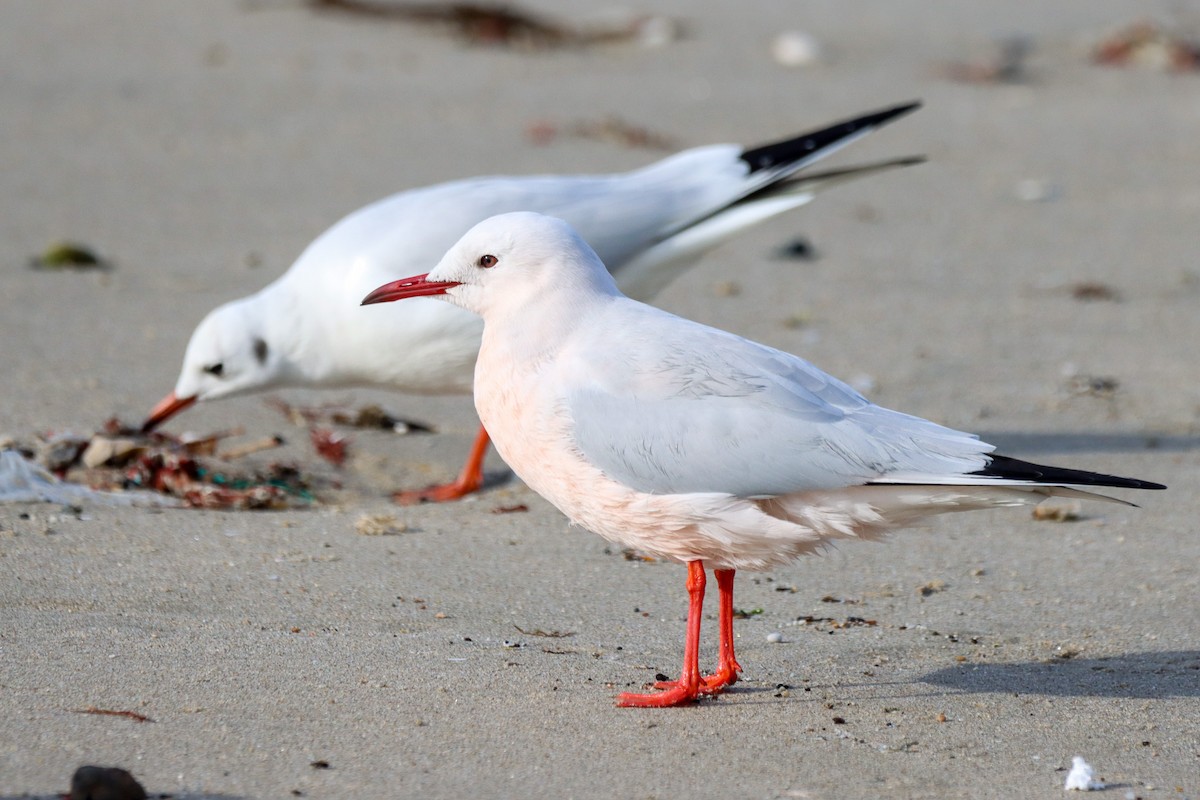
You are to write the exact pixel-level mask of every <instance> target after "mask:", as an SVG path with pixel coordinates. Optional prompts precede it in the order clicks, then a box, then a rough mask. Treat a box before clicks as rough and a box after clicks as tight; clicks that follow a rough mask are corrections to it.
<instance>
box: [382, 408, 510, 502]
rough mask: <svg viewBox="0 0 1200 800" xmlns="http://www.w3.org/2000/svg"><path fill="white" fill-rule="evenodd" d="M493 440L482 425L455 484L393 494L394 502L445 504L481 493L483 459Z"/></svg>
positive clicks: (436, 485) (435, 485) (444, 484)
mask: <svg viewBox="0 0 1200 800" xmlns="http://www.w3.org/2000/svg"><path fill="white" fill-rule="evenodd" d="M490 442H491V439H490V438H489V437H488V432H487V430H486V429H485V428H484V427H483V426H482V425H480V426H479V434H478V435H477V436H476V437H475V444H473V445H471V453H470V455H468V456H467V463H466V464H464V465H463V468H462V472H460V473H459V475H458V477H457V478H455V479H454V482H453V483H441V484H434V485H433V486H427V487H425V488H424V489H408V490H403V489H402V490H400V491H397V492H393V493H392V500H393V501H394V502H396V503H399V504H400V505H402V506H411V505H416V504H417V503H445V502H448V501H450V500H461V499H462V498H464V497H466V496H467V495H469V494H473V493H475V492H477V491H479V487H480V486H482V485H483V458H484V456H486V455H487V449H488V444H489V443H490Z"/></svg>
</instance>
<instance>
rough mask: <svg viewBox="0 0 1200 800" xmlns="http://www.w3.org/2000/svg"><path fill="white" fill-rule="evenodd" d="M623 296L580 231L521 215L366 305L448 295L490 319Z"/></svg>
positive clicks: (468, 239)
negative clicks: (564, 300) (555, 303)
mask: <svg viewBox="0 0 1200 800" xmlns="http://www.w3.org/2000/svg"><path fill="white" fill-rule="evenodd" d="M616 292H617V288H616V284H615V283H613V280H612V276H610V275H609V274H608V270H607V269H605V267H604V264H603V263H602V262H601V261H600V257H599V256H597V255H596V253H595V252H594V251H593V250H592V248H591V247H589V246H588V244H587V242H585V241H584V240H583V239H582V238H581V237H580V236H579V234H578V233H576V232H575V229H574V228H572V227H571V226H570V225H568V224H567V223H565V222H563V221H562V220H561V219H557V218H555V217H547V216H544V215H542V214H535V213H533V212H528V211H518V212H514V213H511V214H500V215H498V216H495V217H489V218H488V219H485V220H484V221H483V222H480V223H479V224H478V225H476V226H475V227H473V228H471V230H469V231H467V232H466V233H465V234H464V235H463V237H462V238H461V239H459V240H458V242H457V243H456V244H455V245H454V246H453V247H451V248H450V250H449V251H448V252H447V253H446V255H445V256H443V257H442V260H441V261H439V262H438V264H437V266H436V267H434V268H433V269H431V270H430V271H429V272H428V273H426V274H425V275H416V276H414V277H412V278H405V279H403V280H399V281H393V282H392V283H388V284H385V285H383V286H380V287H379V288H378V289H376V290H375V291H373V292H371V294H369V295H367V297H366V298H365V299H364V300H363V301H362V302H363V305H370V304H372V303H389V302H392V301H393V300H403V299H405V298H408V297H423V296H431V295H441V296H444V297H445V299H447V300H449V301H450V302H452V303H454V304H455V305H459V306H462V307H463V308H465V309H467V310H468V311H473V312H475V313H476V314H479V315H480V316H482V317H483V318H484V319H485V320H486V319H487V318H488V317H489V316H491V315H492V314H493V313H501V312H502V311H503V310H510V311H519V310H520V309H522V308H524V307H526V306H527V304H528V303H531V302H537V303H543V302H545V300H546V298H547V297H548V296H550V295H556V294H563V293H566V294H568V295H569V294H574V295H575V296H576V297H579V296H582V295H583V294H588V293H593V294H599V295H612V294H615V293H616Z"/></svg>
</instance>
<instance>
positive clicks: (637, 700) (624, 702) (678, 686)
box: [617, 561, 704, 708]
mask: <svg viewBox="0 0 1200 800" xmlns="http://www.w3.org/2000/svg"><path fill="white" fill-rule="evenodd" d="M687 568H688V574H687V590H688V621H687V638H686V639H685V641H684V645H683V669H682V671H681V674H680V676H679V680H677V681H670V682H669V683H665V684H661V685H662V686H663V688H664V691H661V692H655V693H653V694H635V693H633V692H624V693H622V694H619V695H617V705H619V706H625V707H627V708H630V707H632V708H666V707H668V706H681V705H685V704H687V703H691V702H692V701H694V700H695V699H696V697H697V696H699V694H700V691H701V679H700V618H701V617H703V616H704V562H702V561H689V562H688V565H687Z"/></svg>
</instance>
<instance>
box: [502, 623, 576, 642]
mask: <svg viewBox="0 0 1200 800" xmlns="http://www.w3.org/2000/svg"><path fill="white" fill-rule="evenodd" d="M513 627H514V628H516V629H517V630H518V631H520V632H521V633H523V634H525V635H526V636H542V637H545V638H547V639H565V638H566V637H568V636H574V635H575V631H544V630H542V629H541V628H534V629H533V630H531V631H527V630H525V629H524V628H522V627H521V626H520V625H513Z"/></svg>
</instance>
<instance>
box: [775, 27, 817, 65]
mask: <svg viewBox="0 0 1200 800" xmlns="http://www.w3.org/2000/svg"><path fill="white" fill-rule="evenodd" d="M771 57H772V58H774V59H775V63H777V64H782V65H783V66H785V67H810V66H812V65H813V64H816V63H818V62H819V61H820V60H821V43H820V42H818V41H817V39H816V37H815V36H813V35H812V34H810V33H805V32H804V31H784V32H783V33H781V34H779V35H778V36H776V37H775V39H774V41H772V42H771Z"/></svg>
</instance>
